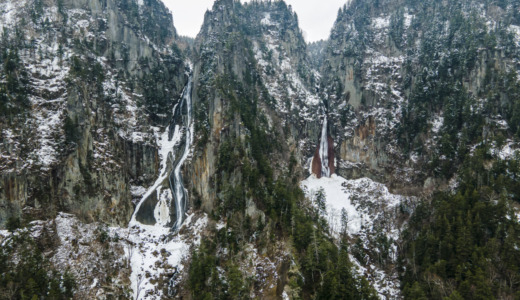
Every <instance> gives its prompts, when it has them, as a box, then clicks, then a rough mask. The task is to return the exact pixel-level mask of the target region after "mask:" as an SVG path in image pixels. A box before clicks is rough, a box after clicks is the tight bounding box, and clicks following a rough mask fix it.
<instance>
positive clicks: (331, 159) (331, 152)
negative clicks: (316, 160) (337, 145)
mask: <svg viewBox="0 0 520 300" xmlns="http://www.w3.org/2000/svg"><path fill="white" fill-rule="evenodd" d="M327 140H328V143H329V151H328V152H329V170H330V175H331V176H332V174H334V172H335V171H336V168H335V166H334V141H333V140H332V137H331V136H328V137H327Z"/></svg>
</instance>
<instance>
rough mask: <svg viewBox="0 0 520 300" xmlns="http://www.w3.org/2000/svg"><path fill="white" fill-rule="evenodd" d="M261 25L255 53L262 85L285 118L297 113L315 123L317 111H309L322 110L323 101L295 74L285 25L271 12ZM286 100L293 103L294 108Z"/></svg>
mask: <svg viewBox="0 0 520 300" xmlns="http://www.w3.org/2000/svg"><path fill="white" fill-rule="evenodd" d="M261 23H262V29H263V32H264V34H263V38H262V40H260V41H254V42H253V51H254V55H255V59H256V61H257V67H258V68H259V71H260V74H261V77H262V82H263V83H264V85H265V86H266V88H267V91H268V92H269V95H270V96H271V97H273V98H274V100H275V107H276V109H277V110H278V111H279V112H281V113H284V114H287V113H290V110H295V111H298V112H299V115H300V116H301V117H302V118H303V119H305V120H312V118H313V115H314V110H315V109H312V111H309V108H311V107H319V106H320V105H321V99H320V98H319V97H318V96H317V95H315V94H313V93H311V92H309V90H308V89H307V88H306V87H305V86H304V84H303V83H302V80H301V78H300V77H299V75H298V74H297V73H296V72H295V71H294V67H293V62H291V59H290V58H289V57H288V55H287V53H286V50H285V49H284V48H283V46H282V42H281V41H280V37H279V35H280V33H279V30H280V27H281V25H280V24H279V23H277V22H276V21H274V20H273V19H272V18H271V14H270V13H268V12H267V13H265V14H264V18H263V19H262V20H261ZM285 99H289V100H290V101H291V104H290V107H288V106H287V103H286V101H285Z"/></svg>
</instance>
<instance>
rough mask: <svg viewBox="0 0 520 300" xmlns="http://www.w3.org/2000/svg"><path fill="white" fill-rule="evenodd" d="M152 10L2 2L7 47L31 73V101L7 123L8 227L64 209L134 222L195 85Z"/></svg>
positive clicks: (2, 216) (167, 21)
mask: <svg viewBox="0 0 520 300" xmlns="http://www.w3.org/2000/svg"><path fill="white" fill-rule="evenodd" d="M144 2H145V3H144V4H142V5H140V4H138V2H137V1H123V2H121V1H114V0H107V1H98V0H94V1H87V0H65V1H57V2H56V1H39V0H34V1H33V0H27V1H15V2H13V1H8V0H2V1H0V10H3V11H2V12H1V17H0V18H1V19H2V20H1V23H2V24H4V25H5V28H6V30H7V31H6V32H7V35H6V36H5V38H6V39H7V41H8V42H9V43H8V44H5V43H3V44H2V49H3V51H4V50H5V51H7V53H12V54H13V56H14V55H16V56H17V58H18V59H19V61H20V67H19V69H20V70H22V72H26V75H24V76H26V77H27V80H26V81H21V82H26V87H27V88H26V90H25V92H24V93H22V94H23V96H24V97H26V99H27V101H28V103H29V104H30V105H29V106H27V108H25V109H23V110H21V111H20V112H18V113H10V114H9V115H2V116H1V117H0V137H1V140H2V143H1V145H0V152H1V156H0V157H1V158H0V165H1V166H2V167H0V172H1V173H0V207H1V209H0V224H3V223H4V222H5V221H6V220H7V218H9V217H20V216H22V217H24V218H26V219H29V220H30V219H32V218H45V217H50V216H53V215H54V214H55V213H56V212H57V211H67V212H72V213H75V214H76V215H78V216H79V217H81V218H82V219H83V220H86V221H101V222H107V223H110V224H119V225H123V224H126V223H127V222H128V220H129V218H130V216H131V214H132V212H133V205H132V198H133V197H134V196H133V195H132V193H131V190H138V189H136V188H137V187H138V186H141V185H148V184H149V183H150V181H151V180H152V179H153V178H154V177H155V176H156V175H157V174H156V173H157V171H158V153H157V147H156V136H157V133H158V131H160V130H161V129H160V126H165V125H166V124H167V122H168V120H169V118H171V107H172V106H173V104H174V103H175V101H176V100H177V99H178V95H179V94H180V91H181V90H182V88H183V87H184V84H185V82H186V79H187V78H186V76H185V67H184V59H183V57H182V56H181V55H180V52H178V51H177V50H176V47H175V46H174V44H175V41H176V32H175V28H174V27H173V25H172V24H173V23H172V18H171V15H170V14H169V12H168V10H167V9H166V8H165V7H164V5H163V4H162V3H161V2H160V1H155V0H150V1H144ZM13 3H14V4H13ZM22 20H23V21H22ZM17 30H18V31H20V32H23V33H24V34H25V37H24V39H20V38H19V37H18V36H16V35H15V32H17ZM8 45H11V46H8ZM13 47H17V48H16V49H15V48H13ZM172 49H173V50H172ZM15 75H16V74H15ZM16 76H18V75H16ZM18 77H19V78H22V77H21V75H20V76H18ZM20 80H21V79H20ZM12 101H14V100H12ZM13 103H14V102H13ZM132 187H135V188H132ZM22 212H23V213H22Z"/></svg>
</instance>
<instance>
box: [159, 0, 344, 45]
mask: <svg viewBox="0 0 520 300" xmlns="http://www.w3.org/2000/svg"><path fill="white" fill-rule="evenodd" d="M163 2H164V3H165V4H166V6H167V7H168V8H169V9H170V10H171V11H172V13H173V23H174V24H175V28H176V29H177V32H178V33H179V34H180V35H187V36H191V37H195V36H196V35H197V33H199V30H200V26H201V25H202V21H203V19H204V13H205V12H206V10H207V9H211V7H212V6H213V2H214V0H163ZM242 2H247V1H244V0H242ZM285 2H287V4H290V5H292V7H293V10H294V11H296V13H297V14H298V20H299V21H300V27H301V28H302V30H303V32H304V35H305V39H306V40H307V41H308V42H313V41H317V40H321V39H327V38H328V36H329V33H330V30H331V29H332V25H333V24H334V21H335V20H336V16H337V14H338V9H339V8H340V7H342V6H343V5H344V4H345V3H346V2H347V0H286V1H285Z"/></svg>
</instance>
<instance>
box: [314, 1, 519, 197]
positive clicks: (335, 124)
mask: <svg viewBox="0 0 520 300" xmlns="http://www.w3.org/2000/svg"><path fill="white" fill-rule="evenodd" d="M515 5H516V4H515ZM505 7H507V5H506V4H503V5H502V4H500V5H496V4H493V3H488V1H461V2H457V3H454V2H450V1H448V2H446V1H445V2H435V1H425V2H424V3H423V2H421V3H412V2H410V1H397V2H396V1H352V2H351V3H350V4H348V5H346V6H345V7H344V8H343V9H341V10H340V12H339V14H338V19H337V20H336V23H335V25H334V27H333V29H332V31H331V35H330V39H329V41H328V46H327V47H326V50H325V58H324V59H323V65H322V70H321V71H322V74H323V76H324V78H323V82H324V87H325V88H324V95H325V96H324V97H326V98H327V99H328V107H329V111H330V112H331V114H330V116H331V124H332V125H331V133H332V135H333V137H334V140H335V141H336V142H337V146H336V152H337V153H338V155H339V159H340V160H341V161H340V162H339V163H338V165H339V166H340V167H339V170H338V172H339V173H340V174H344V175H345V176H354V177H358V176H370V177H372V178H375V179H379V180H383V181H386V182H393V183H394V184H395V185H396V187H397V186H402V185H403V183H405V185H410V184H413V185H417V186H422V185H423V184H424V183H425V182H426V181H428V182H431V181H432V180H433V181H435V180H436V179H435V178H438V177H439V174H438V173H437V174H434V173H431V172H426V173H425V174H419V173H416V172H414V171H412V170H413V169H416V170H417V169H421V168H423V167H424V166H425V165H427V162H428V161H431V160H432V159H434V160H435V159H437V158H438V157H441V156H442V155H441V154H439V149H438V148H436V146H435V144H436V143H437V141H439V140H440V138H441V136H442V134H444V133H446V131H445V130H444V129H447V128H453V127H455V128H453V129H452V131H459V132H460V131H462V130H463V129H462V127H464V126H462V123H464V122H465V123H466V124H469V123H471V121H468V120H464V121H460V122H458V123H457V124H453V123H449V120H448V119H449V118H448V117H447V115H449V114H453V110H454V109H455V108H454V107H455V106H457V105H463V104H456V105H455V104H454V102H453V101H454V100H451V103H450V100H449V99H448V96H447V95H450V94H451V95H453V94H457V93H459V92H461V91H462V92H461V93H459V94H460V97H463V96H462V94H464V95H465V96H464V97H466V98H468V99H473V100H472V101H481V100H483V101H486V102H489V103H494V105H497V108H498V109H497V111H495V112H491V115H489V119H494V120H497V121H498V119H501V120H502V121H504V122H508V124H509V126H510V127H511V128H514V130H513V131H516V125H514V124H513V123H511V121H512V119H510V118H509V117H507V116H508V115H511V112H508V111H507V110H508V109H512V107H513V106H514V101H510V100H511V99H509V100H507V99H508V96H505V95H504V96H503V97H500V98H501V99H500V100H498V101H496V102H495V100H493V99H490V98H487V99H485V98H486V97H485V96H484V95H486V94H488V93H489V92H490V91H492V90H493V89H494V87H493V84H490V81H489V79H491V78H492V77H494V76H498V74H506V73H508V72H510V71H511V70H513V71H516V69H517V64H516V62H517V60H518V58H517V55H518V54H517V53H518V42H517V41H515V36H516V37H517V34H518V33H517V31H516V28H517V27H516V25H515V24H517V23H518V20H517V17H515V14H514V13H513V12H511V13H506V10H504V8H505ZM513 10H514V9H513ZM499 12H500V13H499ZM490 41H492V42H490ZM493 74H494V75H493ZM486 78H487V79H486ZM455 83H458V84H459V86H456V84H455ZM479 99H480V100H479ZM484 99H485V100H484ZM457 101H459V100H457ZM463 102H464V101H463V100H460V102H459V103H463ZM464 105H466V106H471V105H472V104H470V103H469V102H468V103H466V104H464ZM459 107H460V106H459ZM457 109H460V110H463V108H462V107H460V108H457ZM476 110H477V108H475V111H476ZM474 119H477V118H474ZM451 120H453V119H450V121H451ZM502 121H498V122H502ZM476 122H480V121H476ZM485 123H486V124H485V126H484V129H483V131H482V132H487V131H488V130H491V131H495V130H494V129H490V128H495V125H494V124H493V123H494V122H493V121H492V122H489V121H485ZM450 130H451V129H450ZM482 132H481V133H482ZM451 134H452V133H450V135H451ZM453 134H454V133H453ZM495 134H498V132H497V131H495ZM502 134H504V133H502ZM505 135H510V133H505ZM454 139H456V138H454ZM474 141H475V140H473V141H468V142H469V143H471V142H474ZM446 157H448V156H446ZM440 163H441V164H446V165H448V164H455V163H454V161H453V160H452V159H450V158H448V159H447V160H443V159H442V158H441V162H440ZM399 182H401V183H399Z"/></svg>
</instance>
